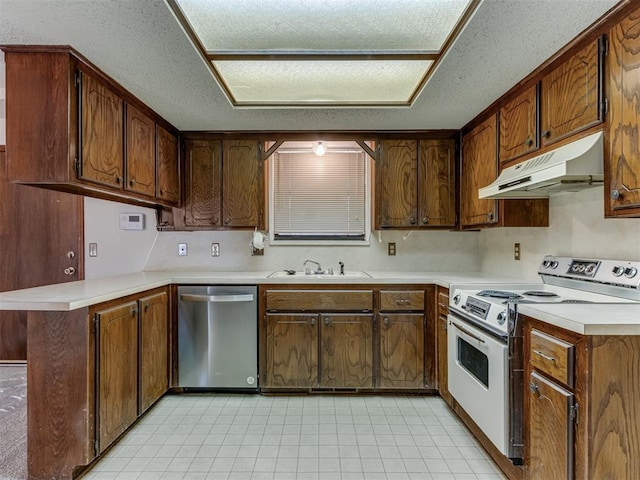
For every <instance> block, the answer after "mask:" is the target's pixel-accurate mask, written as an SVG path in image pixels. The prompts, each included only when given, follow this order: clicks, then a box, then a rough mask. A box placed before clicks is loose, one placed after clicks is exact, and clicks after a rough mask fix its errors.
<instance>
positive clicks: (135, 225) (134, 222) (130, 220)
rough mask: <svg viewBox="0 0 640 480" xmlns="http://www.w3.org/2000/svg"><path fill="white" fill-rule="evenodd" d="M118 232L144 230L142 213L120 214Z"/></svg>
mask: <svg viewBox="0 0 640 480" xmlns="http://www.w3.org/2000/svg"><path fill="white" fill-rule="evenodd" d="M120 230H144V213H121V214H120Z"/></svg>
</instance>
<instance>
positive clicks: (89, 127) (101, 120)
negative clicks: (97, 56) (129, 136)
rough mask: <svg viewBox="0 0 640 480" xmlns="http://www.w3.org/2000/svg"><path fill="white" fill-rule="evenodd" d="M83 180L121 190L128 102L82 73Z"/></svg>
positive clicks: (78, 77) (79, 76)
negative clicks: (125, 116) (126, 103)
mask: <svg viewBox="0 0 640 480" xmlns="http://www.w3.org/2000/svg"><path fill="white" fill-rule="evenodd" d="M76 83H77V85H78V88H79V89H80V139H81V142H80V143H81V149H80V160H79V165H78V167H79V168H78V177H79V178H81V179H82V180H88V181H90V182H95V183H100V184H103V185H109V186H112V187H116V188H119V187H121V186H122V179H123V170H124V148H123V147H124V142H123V137H122V136H123V132H124V129H123V115H124V102H123V101H122V99H121V98H120V97H119V96H118V94H117V93H116V92H114V91H113V90H111V89H110V88H109V87H108V86H107V85H106V84H105V83H104V82H101V81H100V80H99V79H98V78H96V77H95V76H93V75H91V74H88V73H85V72H83V71H81V70H79V71H78V72H77V73H76Z"/></svg>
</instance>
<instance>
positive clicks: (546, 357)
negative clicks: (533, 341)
mask: <svg viewBox="0 0 640 480" xmlns="http://www.w3.org/2000/svg"><path fill="white" fill-rule="evenodd" d="M533 353H535V354H536V355H538V356H540V357H542V358H544V359H545V360H548V361H550V362H553V363H556V359H555V358H553V357H550V356H549V355H545V354H544V353H542V352H541V351H540V350H534V351H533Z"/></svg>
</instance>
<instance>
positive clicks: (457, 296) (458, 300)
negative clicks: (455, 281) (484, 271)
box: [453, 295, 460, 305]
mask: <svg viewBox="0 0 640 480" xmlns="http://www.w3.org/2000/svg"><path fill="white" fill-rule="evenodd" d="M453 303H455V304H456V305H458V304H459V303H460V295H456V296H455V297H453Z"/></svg>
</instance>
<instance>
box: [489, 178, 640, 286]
mask: <svg viewBox="0 0 640 480" xmlns="http://www.w3.org/2000/svg"><path fill="white" fill-rule="evenodd" d="M603 191H604V188H603V187H595V188H591V189H587V190H584V191H582V192H576V193H562V194H557V195H554V196H552V197H551V198H550V208H549V227H548V228H496V229H488V230H484V231H482V232H481V233H480V263H481V268H482V270H483V271H485V272H489V273H496V274H500V275H510V276H515V277H521V278H524V279H528V280H534V281H538V280H539V279H540V278H539V277H538V275H537V273H536V271H537V268H538V264H539V263H540V261H541V260H542V257H544V255H546V254H551V255H562V256H573V257H586V258H609V259H620V260H640V218H612V219H605V218H604V203H603ZM516 242H519V243H520V246H521V251H522V253H521V260H520V261H516V260H514V258H513V244H514V243H516Z"/></svg>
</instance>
